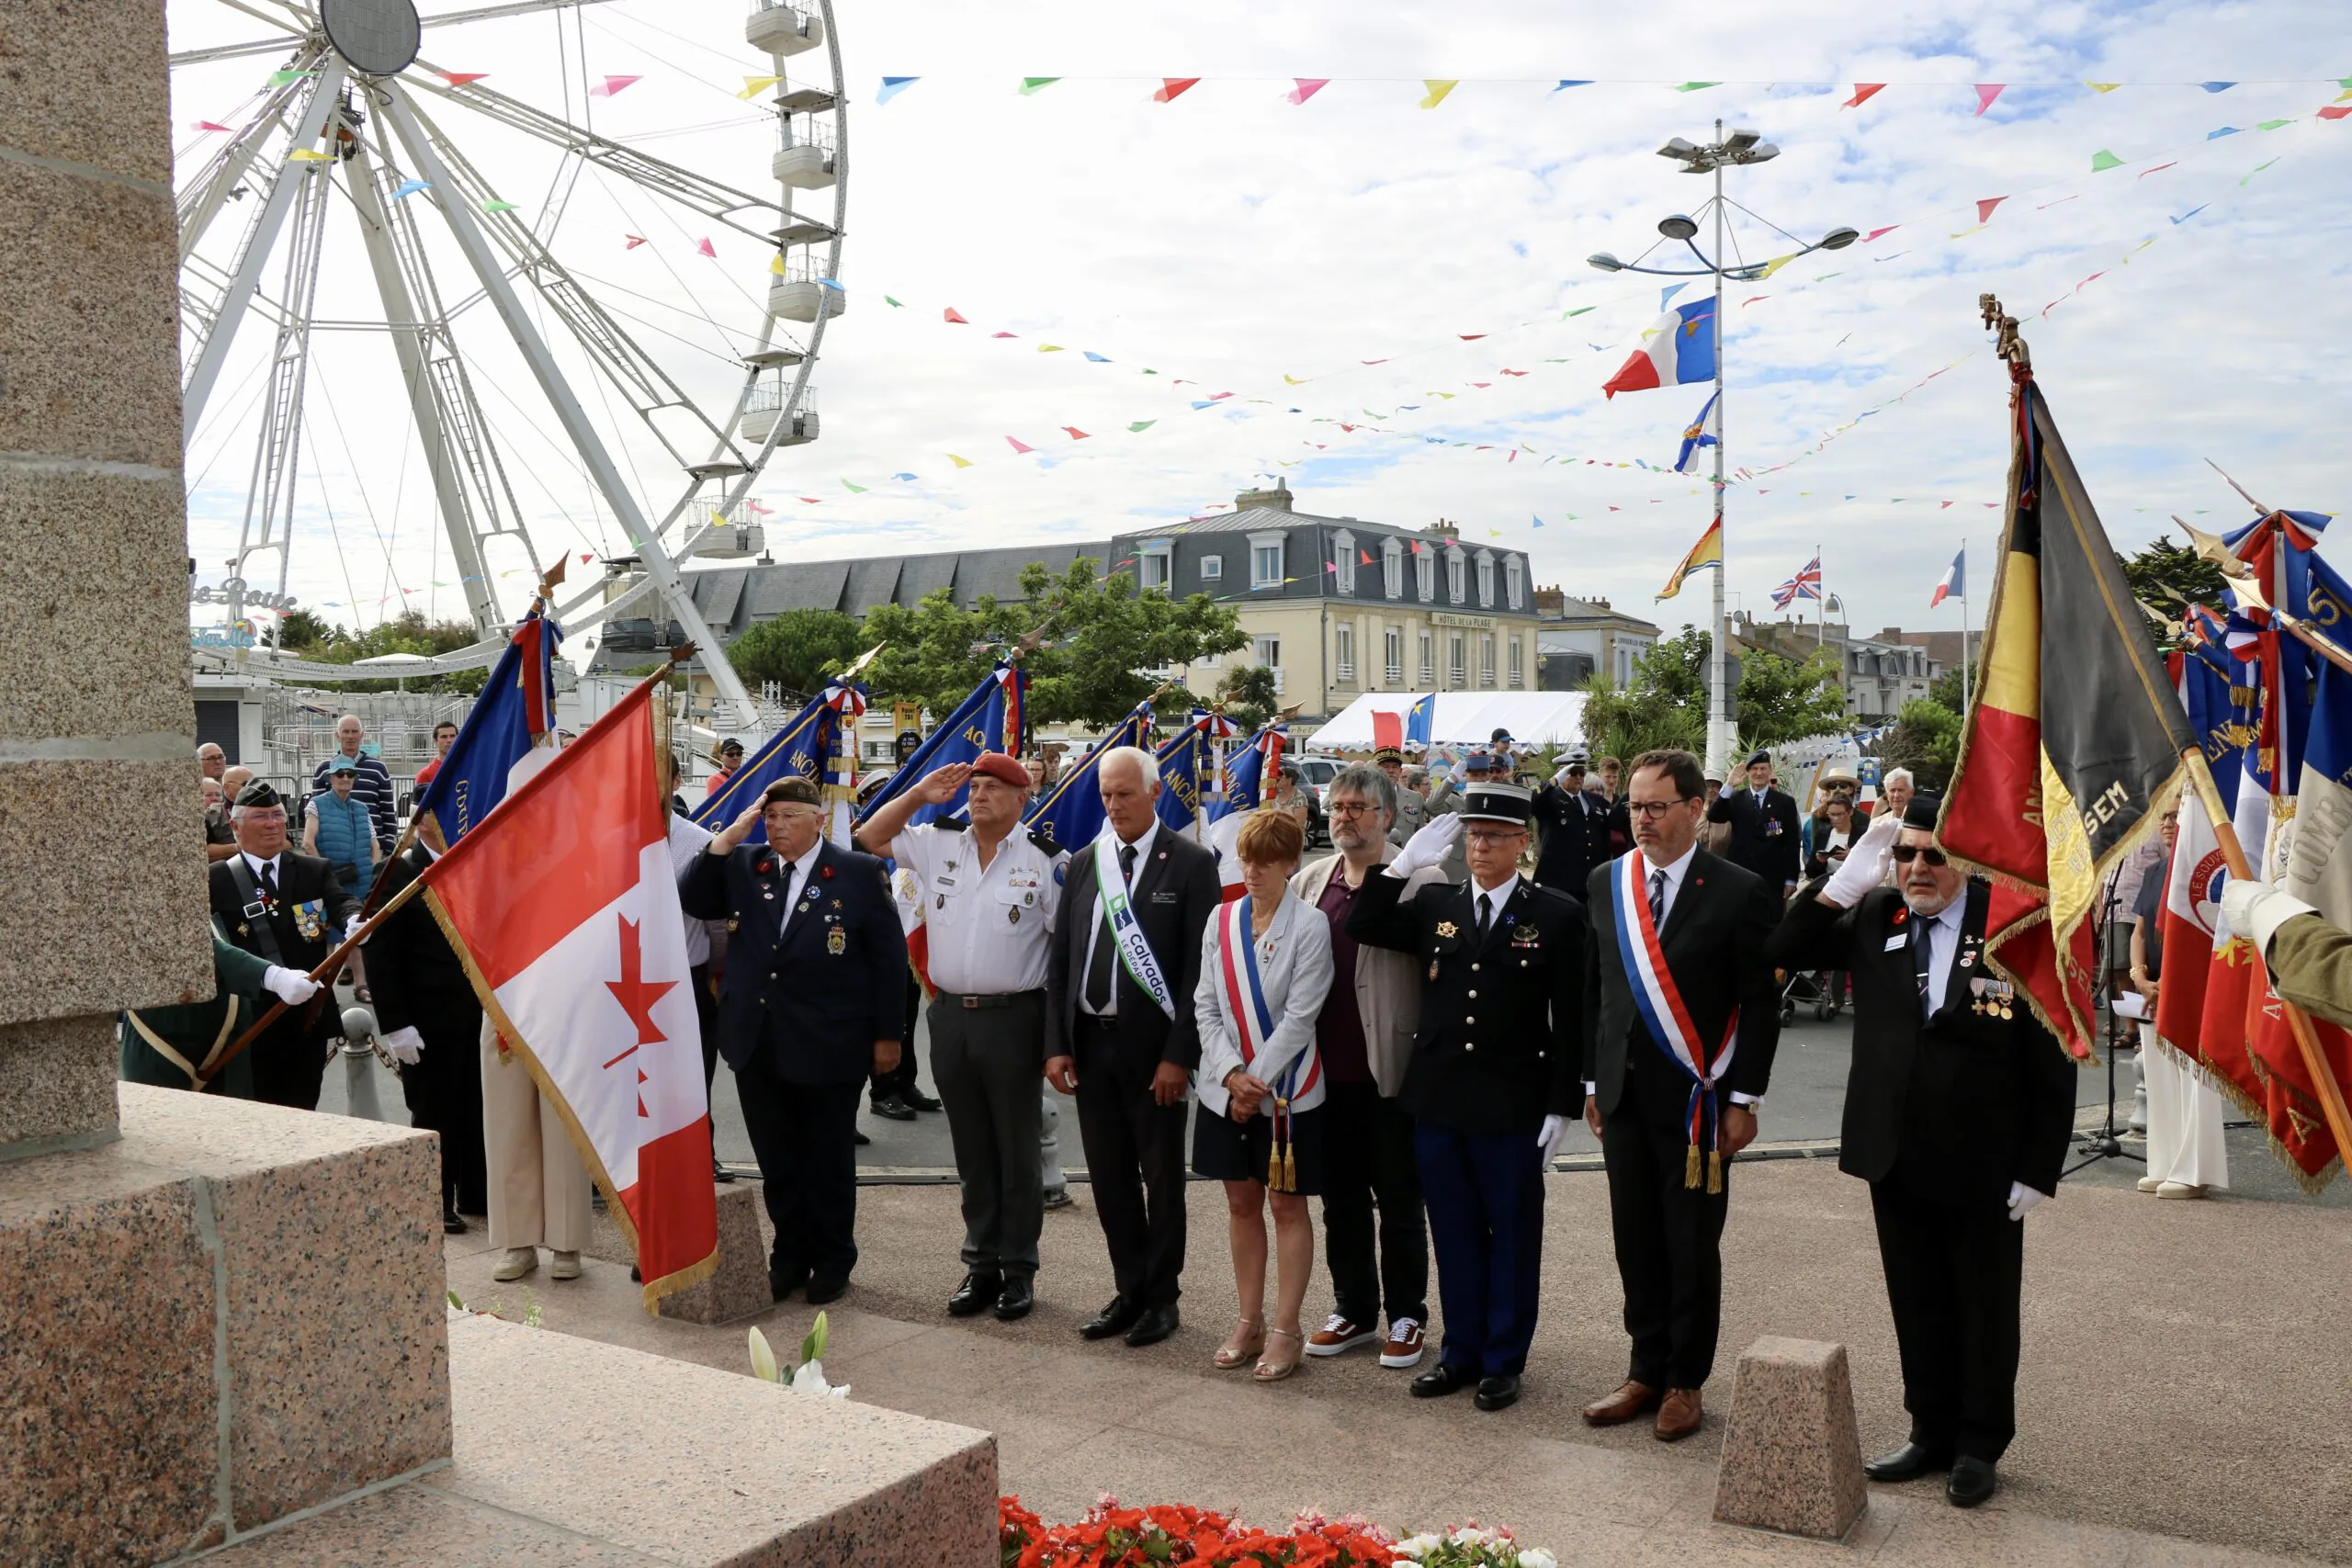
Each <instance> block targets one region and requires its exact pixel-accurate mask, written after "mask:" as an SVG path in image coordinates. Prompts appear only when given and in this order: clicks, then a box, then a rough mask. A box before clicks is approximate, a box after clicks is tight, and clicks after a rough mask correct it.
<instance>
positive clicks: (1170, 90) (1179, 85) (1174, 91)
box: [1151, 76, 1201, 104]
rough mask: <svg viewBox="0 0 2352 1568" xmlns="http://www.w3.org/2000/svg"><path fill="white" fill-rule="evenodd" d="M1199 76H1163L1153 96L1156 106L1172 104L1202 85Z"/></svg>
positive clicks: (1152, 99)
mask: <svg viewBox="0 0 2352 1568" xmlns="http://www.w3.org/2000/svg"><path fill="white" fill-rule="evenodd" d="M1200 80H1201V79H1200V78H1199V77H1198V76H1162V77H1161V78H1160V79H1159V89H1158V90H1157V91H1155V92H1154V93H1153V94H1152V95H1151V101H1152V102H1153V103H1155V104H1172V103H1174V102H1175V101H1176V100H1177V99H1178V98H1181V97H1182V96H1184V95H1185V94H1186V93H1188V92H1190V91H1192V90H1193V88H1194V87H1195V86H1198V85H1200Z"/></svg>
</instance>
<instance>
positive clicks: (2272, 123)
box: [2254, 119, 2295, 130]
mask: <svg viewBox="0 0 2352 1568" xmlns="http://www.w3.org/2000/svg"><path fill="white" fill-rule="evenodd" d="M2294 123H2295V122H2294V121H2293V120H2291V119H2266V120H2264V121H2263V122H2262V123H2261V124H2260V125H2257V126H2256V127H2255V128H2254V129H2255V130H2278V128H2279V127H2280V126H2282V125H2292V124H2294Z"/></svg>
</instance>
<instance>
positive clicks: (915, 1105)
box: [899, 1089, 945, 1111]
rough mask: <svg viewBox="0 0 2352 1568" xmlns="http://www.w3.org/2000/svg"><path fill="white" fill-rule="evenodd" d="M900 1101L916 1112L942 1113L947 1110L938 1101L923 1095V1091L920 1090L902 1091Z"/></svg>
mask: <svg viewBox="0 0 2352 1568" xmlns="http://www.w3.org/2000/svg"><path fill="white" fill-rule="evenodd" d="M899 1102H900V1103H901V1104H903V1105H905V1106H907V1107H908V1108H909V1109H910V1110H914V1111H941V1110H944V1109H945V1107H944V1106H943V1105H941V1104H940V1103H939V1101H938V1100H936V1099H934V1098H933V1097H932V1096H930V1095H928V1094H925V1093H923V1091H922V1090H921V1089H903V1090H901V1091H900V1092H899Z"/></svg>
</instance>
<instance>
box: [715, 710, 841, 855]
mask: <svg viewBox="0 0 2352 1568" xmlns="http://www.w3.org/2000/svg"><path fill="white" fill-rule="evenodd" d="M837 727H838V721H837V720H836V718H835V716H834V714H833V710H832V709H831V708H830V707H828V706H827V705H826V704H825V699H824V698H823V697H822V696H818V697H813V698H811V699H809V705H808V706H807V707H804V708H802V709H801V710H800V711H799V712H798V713H797V714H794V715H793V716H792V721H791V722H790V723H788V724H786V726H785V727H784V728H782V729H779V730H777V731H776V732H775V734H774V735H771V736H769V737H768V738H767V739H766V740H765V741H763V742H762V743H761V746H760V749H759V750H756V751H754V752H752V754H751V755H750V756H749V757H746V758H745V759H744V760H743V765H742V766H741V767H740V768H738V769H736V770H735V773H734V776H733V777H732V778H729V780H728V781H727V784H726V786H725V787H724V788H722V789H720V790H718V792H717V793H715V794H713V795H711V796H710V797H709V798H708V799H707V800H705V801H704V802H703V803H702V804H701V805H700V806H697V807H695V808H694V810H693V811H692V812H691V813H689V814H688V815H689V816H690V817H691V818H692V819H693V820H694V821H695V822H696V823H697V824H699V825H700V826H702V827H705V828H707V829H710V830H711V831H712V832H714V833H716V832H718V830H719V829H722V828H724V827H726V826H727V825H728V824H729V822H732V821H734V820H735V818H738V817H741V815H742V814H743V811H744V808H745V807H749V806H750V805H751V804H752V802H753V801H755V800H757V799H759V798H760V796H761V795H764V794H766V793H767V787H768V785H770V784H774V783H775V782H776V780H778V779H781V778H787V777H789V776H791V775H792V774H794V773H797V774H799V775H800V776H801V777H802V778H804V779H807V780H808V781H809V783H810V784H815V785H817V786H818V787H819V788H820V789H821V788H823V787H824V784H825V760H826V754H827V753H828V752H829V751H830V750H831V747H832V740H833V733H834V730H835V729H836V728H837ZM767 839H768V830H767V825H766V824H765V823H760V822H755V823H753V824H752V831H751V833H750V835H749V836H748V837H746V838H745V839H744V840H743V841H744V842H745V843H747V844H763V843H766V842H767Z"/></svg>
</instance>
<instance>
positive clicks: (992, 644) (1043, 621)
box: [865, 557, 1249, 726]
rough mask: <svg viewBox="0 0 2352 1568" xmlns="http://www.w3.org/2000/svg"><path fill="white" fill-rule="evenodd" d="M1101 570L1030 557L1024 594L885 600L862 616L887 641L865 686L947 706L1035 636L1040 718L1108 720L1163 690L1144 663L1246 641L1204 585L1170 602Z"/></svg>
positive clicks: (1088, 563)
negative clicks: (1055, 565) (1051, 564)
mask: <svg viewBox="0 0 2352 1568" xmlns="http://www.w3.org/2000/svg"><path fill="white" fill-rule="evenodd" d="M1095 571H1096V563H1095V562H1094V561H1092V560H1090V559H1087V558H1084V557H1080V558H1079V559H1077V560H1074V561H1072V562H1071V563H1070V565H1069V570H1067V571H1065V572H1062V573H1061V574H1059V575H1058V576H1057V575H1056V574H1055V573H1054V572H1053V571H1052V570H1050V569H1048V568H1047V567H1046V565H1045V564H1044V563H1043V562H1039V561H1032V562H1031V563H1030V564H1029V565H1028V566H1027V567H1026V568H1024V569H1023V571H1022V573H1021V592H1022V597H1021V598H1020V599H1019V600H1017V601H1013V602H1010V603H1000V602H999V601H998V600H996V599H994V598H991V597H989V596H988V595H986V594H982V595H981V596H980V597H978V599H975V600H974V601H973V602H972V604H971V605H970V606H969V607H968V608H966V607H961V606H958V605H957V604H956V603H955V601H954V599H953V598H952V597H951V596H950V594H949V592H948V591H947V590H945V589H940V590H938V591H936V592H933V593H930V594H927V595H925V596H924V598H923V600H922V603H921V604H918V605H916V606H915V607H914V608H913V609H909V608H907V607H906V606H904V605H901V604H884V605H880V606H877V607H876V609H875V610H874V612H873V613H872V614H871V615H867V616H866V618H865V641H866V643H867V644H868V645H869V646H870V645H871V644H873V643H877V642H878V643H881V644H883V645H884V646H883V649H882V653H881V655H880V657H879V658H877V659H876V660H875V661H874V663H873V664H872V665H871V666H869V667H868V674H867V684H868V685H869V686H870V687H871V688H872V689H873V691H874V693H875V694H876V695H877V696H880V697H883V698H886V699H899V700H904V701H910V702H921V703H922V704H923V705H926V706H927V707H929V708H930V709H931V710H932V712H933V713H934V714H944V713H946V712H947V711H949V710H950V709H952V708H953V707H954V706H955V705H956V704H957V703H959V702H961V701H963V700H964V698H965V697H966V696H967V694H969V693H970V692H971V689H972V688H973V687H974V686H975V685H977V684H978V683H979V680H980V677H981V676H983V675H985V674H986V673H987V672H988V671H989V670H990V669H991V668H993V667H994V665H995V662H996V659H997V655H998V653H999V652H1000V651H1001V650H1002V649H1007V648H1011V647H1014V646H1016V645H1018V644H1020V643H1021V642H1023V640H1024V639H1027V638H1030V637H1033V635H1034V636H1035V643H1034V646H1033V647H1032V648H1031V650H1030V651H1029V652H1028V653H1026V654H1025V655H1023V666H1024V668H1026V669H1027V671H1029V716H1030V718H1031V721H1032V722H1034V723H1038V724H1067V723H1078V724H1085V725H1091V726H1103V725H1110V724H1114V723H1116V722H1117V721H1118V720H1119V719H1120V718H1121V717H1123V716H1125V714H1126V713H1127V711H1128V710H1129V709H1131V708H1133V707H1134V706H1135V705H1136V704H1137V703H1139V702H1141V701H1143V700H1144V699H1145V698H1146V697H1148V696H1149V695H1150V694H1152V692H1153V691H1154V690H1156V689H1157V687H1158V685H1159V682H1156V681H1154V680H1153V679H1152V678H1151V677H1150V676H1148V674H1145V673H1144V671H1150V670H1164V669H1169V668H1171V667H1173V666H1177V665H1183V664H1191V663H1193V662H1194V661H1195V660H1200V659H1202V658H1204V657H1206V656H1207V655H1210V654H1221V653H1229V652H1231V651H1232V650H1233V649H1237V648H1239V647H1241V646H1242V645H1243V644H1244V643H1246V642H1248V641H1249V638H1248V637H1245V636H1244V635H1243V634H1242V631H1241V623H1240V621H1239V619H1238V617H1236V616H1235V615H1234V613H1233V612H1232V610H1230V609H1228V608H1227V607H1226V606H1224V605H1221V604H1216V603H1214V602H1213V601H1211V600H1210V598H1209V597H1208V595H1206V594H1204V593H1195V594H1193V595H1192V596H1191V597H1189V598H1186V599H1182V600H1172V599H1170V597H1169V596H1168V595H1167V594H1166V593H1165V592H1160V591H1159V590H1157V589H1155V590H1153V591H1152V592H1148V593H1147V592H1138V591H1137V589H1136V580H1135V579H1134V578H1133V577H1132V576H1129V575H1127V574H1125V573H1124V572H1114V573H1112V574H1111V575H1110V576H1108V577H1106V578H1097V577H1096V576H1095ZM1170 695H1171V697H1175V698H1179V699H1182V700H1189V699H1188V694H1181V693H1171V694H1170Z"/></svg>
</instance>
